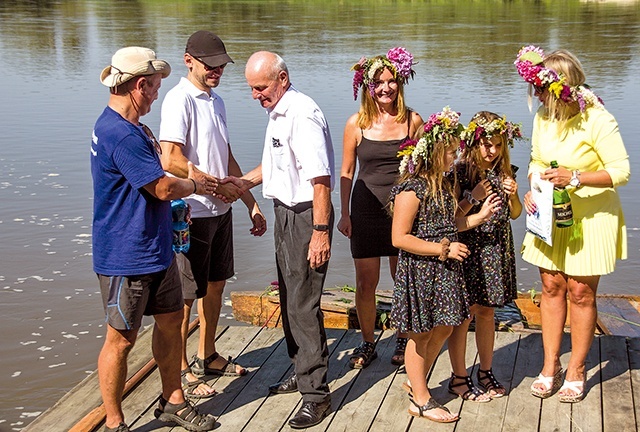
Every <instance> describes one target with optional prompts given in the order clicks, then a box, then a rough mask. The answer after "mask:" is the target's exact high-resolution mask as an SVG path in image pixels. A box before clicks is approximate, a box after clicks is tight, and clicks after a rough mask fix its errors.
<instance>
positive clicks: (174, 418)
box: [153, 397, 216, 432]
mask: <svg viewBox="0 0 640 432" xmlns="http://www.w3.org/2000/svg"><path fill="white" fill-rule="evenodd" d="M153 415H154V416H155V417H156V418H157V419H158V420H160V421H163V422H167V423H177V424H179V425H180V426H182V427H183V428H185V429H186V430H189V431H193V432H205V431H210V430H212V429H213V428H215V427H216V419H215V417H213V416H210V415H208V414H200V413H199V412H198V410H197V409H196V407H195V406H193V405H192V404H191V402H189V401H188V400H185V401H184V402H183V403H181V404H172V403H169V402H167V400H166V399H165V398H163V397H160V401H159V402H158V408H156V410H155V411H154V412H153Z"/></svg>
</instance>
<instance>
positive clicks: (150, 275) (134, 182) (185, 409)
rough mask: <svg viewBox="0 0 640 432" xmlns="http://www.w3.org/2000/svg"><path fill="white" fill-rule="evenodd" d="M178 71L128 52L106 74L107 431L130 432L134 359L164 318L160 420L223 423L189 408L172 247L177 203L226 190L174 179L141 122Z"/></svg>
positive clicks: (97, 142)
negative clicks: (142, 337)
mask: <svg viewBox="0 0 640 432" xmlns="http://www.w3.org/2000/svg"><path fill="white" fill-rule="evenodd" d="M170 73H171V67H170V66H169V64H168V63H167V62H165V61H164V60H159V59H157V58H156V54H155V53H154V52H153V51H152V50H150V49H148V48H142V47H127V48H122V49H120V50H118V51H117V52H116V53H115V54H114V56H113V58H112V59H111V64H110V65H109V66H107V67H106V68H104V70H103V71H102V73H101V74H100V81H101V82H102V84H104V85H105V86H107V87H109V89H110V92H111V94H110V96H109V103H108V105H107V107H106V108H105V110H104V111H103V113H102V115H101V116H100V117H99V118H98V120H97V121H96V124H95V126H94V129H93V135H92V141H91V174H92V177H93V188H94V216H93V267H94V271H95V272H96V274H97V275H98V280H99V283H100V291H101V293H102V300H103V305H104V309H105V313H106V322H107V324H108V325H107V334H106V337H105V341H104V345H103V347H102V350H101V352H100V356H99V358H98V375H99V379H100V391H101V393H102V399H103V401H104V407H105V411H106V421H105V431H106V432H128V431H129V428H128V426H127V424H126V423H125V420H124V413H123V411H122V396H123V392H124V384H125V380H126V376H127V356H128V354H129V352H130V351H131V349H132V348H133V345H134V344H135V341H136V337H137V334H138V330H139V329H140V326H141V323H142V317H143V315H153V316H154V319H155V327H154V335H153V342H152V350H153V354H154V357H155V360H156V362H157V364H158V368H159V369H160V376H161V379H162V396H161V398H160V403H159V406H158V408H157V409H156V411H155V416H156V417H157V418H158V419H159V420H161V421H166V422H174V423H178V424H179V425H181V426H183V427H184V428H185V429H188V430H191V431H208V430H211V429H213V428H214V426H215V419H214V418H213V417H211V416H208V415H203V414H199V413H198V411H197V410H196V408H195V407H194V406H193V405H191V404H190V403H189V402H187V401H186V400H185V398H184V394H183V392H182V387H181V383H180V340H181V338H180V324H181V322H182V308H183V298H182V288H181V283H180V274H179V271H178V267H177V265H176V262H175V259H174V256H175V255H174V253H173V250H172V247H171V244H172V236H173V234H172V230H171V208H170V203H169V201H170V200H172V199H176V198H181V197H184V196H187V195H190V194H192V193H197V194H203V195H204V194H212V193H214V191H215V189H216V186H217V185H216V183H215V182H214V181H212V180H211V179H205V178H203V177H202V176H197V175H195V174H194V172H193V168H192V167H190V169H189V175H188V177H187V178H175V177H169V176H167V175H166V174H165V172H164V171H163V170H162V166H161V165H160V156H159V153H160V151H161V150H160V145H159V144H158V142H157V141H156V139H155V137H154V136H153V133H152V132H151V130H149V128H147V127H146V126H144V125H143V124H142V123H140V117H142V116H144V115H145V114H147V113H148V112H149V111H150V110H151V105H152V104H153V102H154V101H155V100H156V99H157V98H158V89H159V88H160V85H161V81H162V79H163V78H166V77H167V76H169V74H170Z"/></svg>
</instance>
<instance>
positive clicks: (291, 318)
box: [273, 201, 334, 402]
mask: <svg viewBox="0 0 640 432" xmlns="http://www.w3.org/2000/svg"><path fill="white" fill-rule="evenodd" d="M274 213H275V223H274V234H273V236H274V239H275V251H276V265H277V268H278V284H279V290H280V307H281V309H282V326H283V328H284V336H285V340H286V342H287V349H288V352H289V357H290V358H291V359H292V361H293V365H294V369H295V372H296V375H297V378H298V390H299V391H300V393H302V399H303V400H304V401H305V402H323V401H324V400H326V398H327V397H328V396H329V386H328V384H327V369H328V365H329V350H328V348H327V336H326V334H325V331H324V317H323V314H322V310H321V309H320V298H321V296H322V287H323V285H324V280H325V277H326V275H327V267H328V263H325V264H324V265H323V266H322V267H320V268H318V269H312V268H311V267H310V266H309V261H308V260H307V253H308V250H309V242H310V241H311V234H312V233H313V209H312V208H311V206H310V203H309V204H308V205H304V204H298V205H297V206H295V207H287V206H284V205H282V204H281V203H279V202H278V201H276V202H275V206H274ZM333 222H334V218H333V210H332V215H331V222H330V227H331V230H330V231H329V236H330V238H331V233H332V231H333Z"/></svg>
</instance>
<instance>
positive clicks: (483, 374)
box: [476, 368, 507, 399]
mask: <svg viewBox="0 0 640 432" xmlns="http://www.w3.org/2000/svg"><path fill="white" fill-rule="evenodd" d="M476 378H478V386H479V387H480V388H481V389H482V390H484V392H485V393H486V394H488V395H489V396H491V398H492V399H496V398H501V397H502V396H504V395H505V394H506V393H507V389H506V388H505V387H504V386H503V385H502V384H500V382H499V381H498V380H497V379H496V377H495V376H494V375H493V371H492V370H491V368H489V369H488V370H482V369H479V368H478V372H477V374H476ZM497 390H503V392H501V393H498V392H497ZM492 391H493V392H496V393H495V394H493V393H491V392H492Z"/></svg>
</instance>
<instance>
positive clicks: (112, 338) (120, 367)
mask: <svg viewBox="0 0 640 432" xmlns="http://www.w3.org/2000/svg"><path fill="white" fill-rule="evenodd" d="M137 336H138V330H126V331H125V330H116V329H114V328H113V327H111V326H110V325H107V335H106V337H105V340H104V345H103V346H102V350H101V351H100V355H99V357H98V379H99V381H100V393H101V394H102V401H103V402H104V408H105V411H106V415H107V418H106V420H105V425H106V426H108V427H117V426H118V425H119V424H120V423H122V422H124V413H123V412H122V393H123V392H124V383H125V381H126V379H127V356H128V355H129V352H130V351H131V349H132V348H133V345H134V344H135V342H136V337H137Z"/></svg>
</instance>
